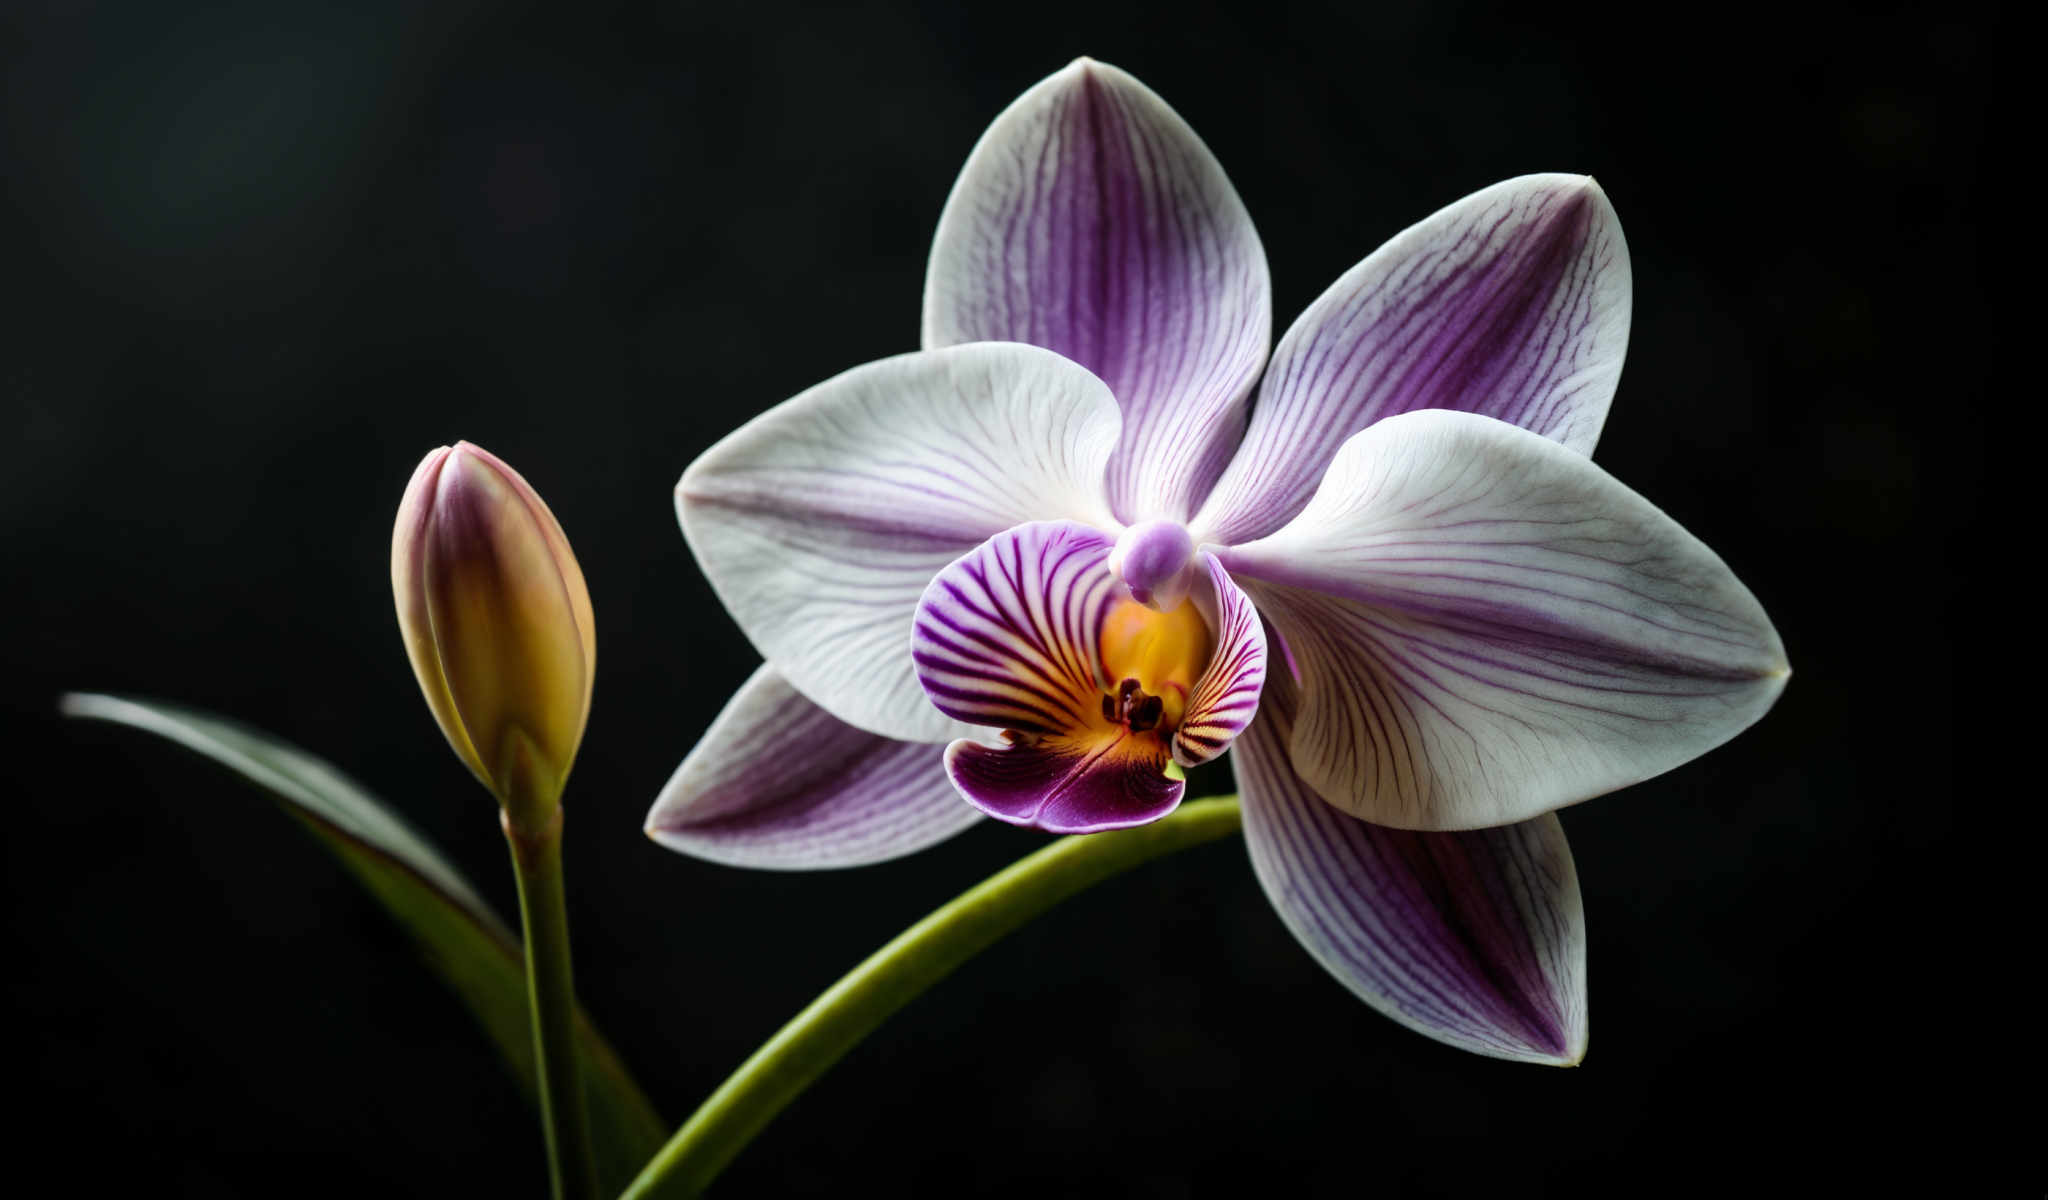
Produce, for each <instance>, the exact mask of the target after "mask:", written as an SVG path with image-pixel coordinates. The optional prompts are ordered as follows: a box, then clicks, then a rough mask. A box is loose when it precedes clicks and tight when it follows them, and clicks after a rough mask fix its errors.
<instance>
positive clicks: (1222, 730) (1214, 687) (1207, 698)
mask: <svg viewBox="0 0 2048 1200" xmlns="http://www.w3.org/2000/svg"><path fill="white" fill-rule="evenodd" d="M1201 567H1202V570H1203V573H1204V574H1205V575H1206V576H1207V579H1206V581H1205V582H1206V584H1207V586H1206V587H1203V588H1200V589H1198V590H1197V592H1196V602H1197V603H1199V604H1201V606H1202V616H1203V618H1204V619H1205V620H1207V621H1208V622H1209V628H1210V629H1211V630H1212V631H1214V633H1215V635H1216V650H1215V653H1214V654H1212V655H1210V657H1209V667H1208V669H1207V670H1205V671H1203V672H1202V677H1201V678H1200V679H1198V680H1196V681H1195V687H1194V690H1193V691H1192V692H1190V693H1189V695H1188V707H1187V713H1186V715H1184V716H1183V717H1182V718H1181V723H1180V728H1179V729H1178V730H1176V731H1175V732H1174V735H1173V758H1174V761H1175V762H1178V763H1179V764H1180V765H1181V766H1183V767H1194V766H1200V765H1201V764H1202V763H1205V762H1208V761H1209V760H1210V759H1212V758H1215V757H1216V756H1217V755H1219V754H1221V753H1223V752H1224V751H1225V750H1227V749H1229V748H1230V743H1231V741H1232V740H1233V739H1234V738H1236V737H1237V735H1238V734H1240V733H1242V732H1243V731H1244V727H1245V726H1246V725H1249V724H1251V720H1252V716H1253V714H1255V713H1257V712H1258V711H1259V692H1260V689H1262V688H1263V687H1264V686H1265V683H1266V632H1265V627H1264V625H1263V624H1262V623H1261V622H1260V620H1259V614H1258V611H1257V610H1256V609H1254V608H1253V607H1252V602H1251V598H1250V597H1248V596H1246V595H1245V594H1244V592H1243V591H1241V590H1240V589H1239V588H1238V586H1237V584H1236V583H1235V582H1233V581H1232V580H1231V578H1230V573H1229V572H1227V571H1225V570H1224V569H1223V565H1222V564H1221V563H1219V562H1217V561H1216V556H1215V555H1213V554H1203V555H1202V556H1201Z"/></svg>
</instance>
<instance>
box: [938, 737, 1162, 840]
mask: <svg viewBox="0 0 2048 1200" xmlns="http://www.w3.org/2000/svg"><path fill="white" fill-rule="evenodd" d="M1131 742H1132V738H1131V736H1130V735H1126V736H1125V738H1124V740H1123V741H1122V742H1117V743H1111V744H1107V745H1084V744H1081V743H1078V742H1074V741H1069V740H1054V739H1047V740H1046V741H1044V742H1040V743H1039V744H1037V745H1035V746H1033V745H1022V744H1019V745H1014V746H1004V747H1001V748H1000V749H998V748H996V747H992V746H984V745H982V744H981V743H980V742H975V741H970V740H968V739H966V738H962V739H960V740H959V741H957V742H954V743H953V744H952V745H951V746H948V747H946V771H947V773H948V774H949V775H951V776H952V778H953V785H954V786H955V787H957V788H959V789H960V794H961V795H962V796H965V797H967V800H968V802H969V803H971V804H973V805H974V806H975V807H976V808H978V809H980V810H981V811H982V812H985V813H987V814H988V815H989V816H992V817H995V818H996V819H997V820H1001V821H1008V822H1009V823H1010V824H1012V825H1024V826H1029V827H1030V828H1032V829H1043V830H1045V831H1046V832H1048V833H1101V832H1103V831H1104V830H1109V829H1128V828H1130V827H1131V826H1133V825H1143V824H1146V823H1148V822H1151V821H1157V820H1158V819H1159V818H1161V817H1163V816H1165V815H1166V814H1168V813H1170V812H1172V811H1173V810H1174V809H1176V808H1178V807H1180V800H1181V793H1182V791H1183V790H1185V789H1186V787H1187V784H1185V783H1183V782H1181V781H1180V780H1178V779H1169V778H1167V776H1166V775H1165V774H1164V773H1163V772H1162V771H1161V770H1160V768H1161V767H1163V766H1164V765H1165V757H1164V756H1163V755H1161V754H1159V753H1158V752H1157V751H1156V750H1154V749H1152V748H1148V747H1138V746H1134V745H1132V744H1131Z"/></svg>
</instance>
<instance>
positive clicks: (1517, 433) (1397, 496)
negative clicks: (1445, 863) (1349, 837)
mask: <svg viewBox="0 0 2048 1200" xmlns="http://www.w3.org/2000/svg"><path fill="white" fill-rule="evenodd" d="M1219 557H1220V558H1221V560H1222V561H1223V563H1224V565H1225V566H1226V567H1228V568H1229V570H1230V571H1231V573H1232V574H1233V575H1234V576H1235V577H1236V578H1237V579H1238V580H1239V582H1240V583H1242V584H1243V586H1244V587H1245V590H1246V591H1247V592H1249V593H1250V594H1251V596H1252V598H1253V599H1254V600H1255V601H1256V602H1257V603H1258V606H1259V611H1260V612H1261V613H1263V614H1264V615H1265V616H1266V618H1267V619H1268V620H1270V621H1272V622H1273V624H1274V625H1275V626H1276V627H1277V628H1278V629H1279V631H1280V633H1281V634H1282V635H1284V636H1285V638H1286V640H1287V642H1288V645H1289V648H1290V650H1291V652H1292V654H1293V655H1294V658H1295V661H1296V662H1297V663H1298V665H1299V668H1300V671H1301V675H1302V684H1303V689H1304V699H1303V703H1302V711H1301V716H1300V719H1299V721H1298V722H1297V723H1296V727H1295V730H1294V738H1293V761H1294V766H1295V769H1296V771H1297V772H1299V774H1300V775H1301V776H1302V778H1304V779H1305V780H1307V781H1308V782H1309V783H1310V784H1311V785H1312V786H1314V787H1315V789H1316V790H1317V791H1318V792H1320V793H1321V794H1322V795H1323V796H1324V797H1325V798H1326V799H1328V800H1330V801H1331V802H1332V803H1334V804H1337V805H1338V806H1339V807H1341V808H1343V809H1345V810H1346V811H1347V812H1350V813H1351V814H1352V815H1354V816H1359V817H1363V818H1365V819H1366V820H1370V821H1376V822H1379V823H1381V824H1385V825H1395V826H1399V827H1403V828H1411V829H1470V828H1478V827H1483V826H1489V825H1501V824H1506V823H1509V822H1513V821H1520V820H1525V819H1527V818H1529V817H1532V816H1535V815H1537V814H1539V813H1543V812H1547V811H1549V810H1551V809H1554V808H1558V807H1561V806H1563V805H1567V804H1572V803H1576V802H1578V801H1580V800H1584V799H1587V798H1589V797H1592V796H1596V795H1599V794H1601V793H1604V792H1608V791H1612V790H1614V789H1615V788H1618V787H1623V786H1626V785H1627V784H1630V783H1635V782H1637V781H1639V780H1642V779H1646V778H1648V777H1650V776H1652V775H1656V774H1659V773H1661V772H1663V771H1666V770H1669V769H1670V768H1672V767H1675V766H1677V765H1678V764H1680V763H1682V762H1685V761H1687V760H1688V759H1691V758H1693V757H1695V756H1697V755H1699V754H1702V753H1704V752H1706V751H1707V750H1709V749H1712V748H1713V747H1714V746H1717V745H1719V744H1721V743H1722V742H1724V741H1726V740H1727V739H1729V738H1731V737H1733V736H1734V735H1735V734H1736V733H1738V732H1740V731H1741V730H1743V729H1744V728H1746V727H1748V726H1749V725H1750V724H1751V723H1752V722H1754V721H1755V720H1756V719H1757V718H1758V717H1760V716H1762V715H1763V713H1764V711H1765V710H1766V709H1768V708H1769V707H1770V705H1771V703H1772V702H1773V701H1774V700H1775V699H1776V698H1777V696H1778V693H1779V692H1780V691H1781V690H1782V689H1783V687H1784V684H1785V679H1786V676H1787V675H1788V674H1789V668H1788V667H1787V666H1786V663H1785V654H1784V647H1783V645H1782V644H1781V643H1780V642H1779V640H1778V635H1777V632H1776V631H1775V630H1774V629H1773V628H1772V627H1771V623H1770V620H1769V618H1768V617H1766V616H1765V614H1764V611H1763V608H1762V606H1760V605H1759V604H1758V603H1757V600H1756V597H1755V596H1753V595H1751V594H1750V592H1749V589H1747V588H1745V587H1744V586H1743V585H1742V584H1741V582H1740V581H1738V580H1737V579H1736V578H1735V576H1734V574H1733V573H1731V572H1730V571H1729V569H1728V567H1727V566H1726V564H1724V563H1723V562H1722V561H1721V560H1720V559H1719V558H1717V557H1715V555H1714V553H1713V551H1711V550H1709V549H1708V548H1707V547H1706V546H1704V545H1702V544H1701V543H1700V541H1699V540H1698V539H1697V538H1694V537H1693V536H1692V535H1691V534H1688V533H1687V532H1686V531H1685V530H1684V529H1682V528H1680V527H1679V526H1678V524H1677V523H1676V522H1674V521H1673V520H1671V518H1669V517H1667V516H1665V515H1664V514H1663V513H1662V512H1660V511H1658V510H1657V509H1656V508H1655V507H1654V506H1652V505H1651V504H1650V503H1649V502H1648V501H1647V500H1644V499H1643V498H1642V497H1641V496H1638V495H1636V494H1635V493H1634V492H1631V491H1629V490H1628V489H1627V488H1625V487H1623V486H1622V485H1621V484H1619V483H1617V482H1615V480H1614V479H1613V478H1612V477H1610V476H1608V475H1607V474H1606V473H1605V472H1603V471H1601V470H1600V469H1599V468H1598V467H1596V466H1594V465H1593V464H1592V462H1591V461H1589V460H1588V459H1586V458H1584V457H1582V456H1580V455H1578V454H1576V453H1575V452H1573V451H1571V450H1568V449H1566V448H1564V447H1562V446H1560V445H1558V444H1557V443H1555V442H1552V441H1549V440H1547V439H1545V438H1542V437H1539V436H1537V435H1535V434H1532V433H1529V432H1527V431H1524V430H1521V429H1518V428H1516V427H1514V426H1512V425H1508V424H1506V423H1504V422H1500V421H1496V420H1493V419H1491V418H1487V417H1480V416H1474V415H1472V414H1469V413H1457V412H1445V411H1427V412H1416V413H1409V414H1406V415H1403V416H1399V417H1394V418H1390V419H1388V420H1386V421H1382V422H1380V423H1379V424H1377V425H1375V426H1373V427H1372V428H1371V429H1368V430H1366V431H1365V432H1364V433H1361V434H1359V435H1358V436H1356V437H1354V438H1353V439H1352V440H1351V441H1350V442H1348V443H1346V445H1345V446H1344V448H1343V449H1342V450H1341V451H1340V452H1339V453H1338V455H1337V458H1336V460H1335V461H1334V462H1332V463H1331V465H1330V471H1329V474H1328V476H1327V477H1326V478H1325V479H1324V481H1323V485H1322V487H1321V489H1320V490H1319V491H1318V492H1317V493H1316V496H1315V499H1314V500H1313V501H1312V502H1311V503H1310V504H1309V506H1308V507H1307V508H1306V509H1304V510H1303V511H1302V513H1301V514H1300V515H1299V516H1298V517H1296V518H1295V519H1294V521H1293V522H1291V523H1290V524H1289V525H1288V526H1287V528H1285V529H1283V530H1281V531H1280V532H1279V533H1277V534H1274V535H1273V536H1271V537H1268V538H1265V539H1263V540H1261V541H1258V542H1254V543H1252V544H1250V545H1248V546H1243V547H1238V548H1235V549H1231V550H1226V551H1221V552H1219Z"/></svg>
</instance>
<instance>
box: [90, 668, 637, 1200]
mask: <svg viewBox="0 0 2048 1200" xmlns="http://www.w3.org/2000/svg"><path fill="white" fill-rule="evenodd" d="M61 707H62V709H63V711H64V712H65V713H66V714H67V715H70V716H74V717H88V718H92V719H95V720H101V721H112V722H115V723H116V724H121V725H130V726H133V727H135V728H137V729H143V730H147V731H149V732H150V733H154V734H158V735H160V736H162V737H166V738H169V739H170V740H171V741H174V742H177V743H179V744H180V745H182V746H186V747H188V748H190V749H192V750H196V751H198V752H199V753H201V754H203V755H205V756H206V757H208V758H210V759H213V760H214V761H215V762H217V763H220V764H221V765H222V766H224V767H227V768H228V769H229V770H231V771H234V772H236V773H238V774H240V775H242V776H243V777H244V778H246V779H249V780H251V781H253V782H255V783H256V784H258V785H260V786H262V787H263V788H265V789H267V790H268V791H270V792H271V793H273V794H274V795H276V796H277V798H278V799H279V800H280V801H282V802H283V808H284V811H285V812H286V813H287V814H289V815H291V816H292V817H295V818H297V819H298V820H299V822H300V823H302V824H303V825H305V826H306V827H307V828H308V829H311V830H312V831H313V832H314V833H315V834H317V835H318V836H319V837H320V839H321V840H322V841H323V842H325V843H326V844H327V847H328V849H330V850H332V851H334V854H335V856H336V857H337V858H339V859H340V860H341V862H342V865H343V866H345V867H347V868H348V870H349V871H350V873H351V874H353V875H355V877H356V878H357V880H359V881H360V882H361V883H362V885H363V886H364V887H365V888H367V889H368V890H369V891H370V893H371V894H372V895H374V896H375V897H376V898H377V899H378V900H379V901H380V902H382V903H383V905H384V907H385V908H386V909H387V910H388V911H389V912H390V913H391V915H392V916H393V917H396V918H397V919H398V923H399V924H400V925H401V926H403V927H404V928H405V931H406V932H407V933H408V934H411V935H412V938H413V940H414V941H415V942H416V943H418V945H419V948H420V950H421V951H422V952H423V953H424V954H425V956H426V960H427V964H428V965H429V966H431V967H432V968H433V969H434V971H435V972H436V973H437V974H439V975H440V976H441V978H442V979H443V980H445V981H446V982H447V984H448V986H449V987H450V988H452V989H454V991H455V994H456V996H457V997H458V998H460V999H461V1000H462V1002H463V1003H464V1004H465V1005H467V1006H468V1007H469V1010H470V1012H471V1013H472V1014H473V1015H475V1017H476V1019H477V1020H478V1022H480V1023H481V1024H482V1025H483V1027H484V1032H485V1033H486V1034H488V1035H489V1036H490V1039H491V1041H492V1043H493V1044H494V1045H496V1046H497V1047H498V1052H499V1053H500V1054H502V1055H504V1057H505V1061H506V1063H507V1064H508V1065H509V1066H510V1067H511V1069H512V1074H513V1075H514V1076H515V1077H516V1078H517V1079H518V1081H519V1084H520V1087H521V1088H522V1089H523V1090H524V1091H525V1092H526V1095H527V1098H528V1099H529V1100H531V1101H534V1102H535V1103H536V1104H537V1103H538V1098H537V1097H538V1093H537V1092H536V1090H535V1088H536V1083H535V1078H536V1072H535V1070H534V1061H533V1031H532V1025H531V1024H530V1023H529V1021H528V1018H527V1012H526V967H525V963H524V961H523V956H522V953H521V951H520V946H519V939H518V937H517V935H515V934H514V933H513V932H512V930H511V929H510V928H508V927H507V926H506V924H505V922H504V921H503V920H501V919H500V918H499V917H498V915H497V914H496V913H494V912H492V911H491V909H490V906H489V905H487V904H485V903H484V901H483V898H482V897H481V896H479V895H478V894H477V891H476V889H475V888H474V887H471V886H470V884H469V881H468V880H466V879H464V878H463V877H462V875H461V873H460V872H458V871H457V870H456V869H455V867H454V866H453V865H451V864H450V863H449V862H448V860H447V859H445V858H443V857H441V854H440V852H439V851H437V850H435V849H434V847H433V846H431V845H429V844H428V843H427V841H426V840H425V839H424V838H422V837H421V836H420V835H419V834H418V833H416V832H415V831H414V830H413V829H412V828H411V827H410V826H408V825H407V824H406V823H405V822H404V821H403V820H402V819H400V818H399V816H398V815H397V814H396V813H394V812H392V811H391V810H390V809H388V808H386V807H385V806H384V805H383V804H381V803H379V802H378V801H377V800H376V799H375V798H374V797H372V796H371V795H370V794H369V793H368V792H366V791H364V790H363V789H362V788H361V787H359V786H358V785H356V784H355V783H354V782H352V781H351V780H349V779H348V778H347V777H346V776H344V775H342V774H341V772H339V771H337V770H335V769H334V768H333V767H332V766H330V765H328V764H327V763H325V762H322V761H321V760H319V759H317V758H314V757H313V756H312V755H310V754H307V753H305V752H304V751H302V750H298V749H295V748H293V747H291V746H288V745H286V744H285V743H283V742H280V741H277V740H275V739H273V738H271V737H269V736H267V735H265V734H261V733H258V732H256V731H255V730H252V729H249V728H248V727H246V726H243V725H238V724H236V723H235V722H233V721H230V720H227V719H226V718H223V717H219V716H215V715H213V714H210V713H203V712H199V711H196V710H193V709H189V708H182V707H179V706H178V705H174V704H163V703H159V702H156V701H145V700H133V699H125V698H123V697H119V696H106V695H95V694H88V693H72V694H71V695H67V696H65V697H64V698H63V701H62V703H61ZM577 1034H578V1038H577V1040H578V1043H579V1046H580V1048H581V1050H582V1052H583V1081H584V1083H583V1090H584V1096H585V1098H586V1100H587V1101H588V1103H589V1105H590V1117H591V1124H592V1126H593V1135H594V1138H595V1141H596V1143H597V1145H596V1150H597V1158H598V1171H599V1174H600V1175H601V1176H602V1183H603V1185H604V1187H605V1189H606V1191H607V1192H608V1193H616V1192H618V1191H619V1190H620V1189H621V1188H623V1187H624V1186H625V1185H626V1184H627V1183H628V1182H629V1181H630V1180H631V1179H632V1178H633V1177H634V1176H635V1175H636V1174H638V1173H639V1171H640V1168H641V1167H642V1166H643V1165H644V1164H645V1163H646V1162H647V1160H648V1159H649V1158H651V1157H653V1155H654V1153H655V1152H656V1151H657V1150H659V1149H661V1146H662V1143H663V1142H664V1141H665V1140H666V1139H667V1137H668V1132H669V1131H668V1127H667V1126H666V1125H665V1124H664V1123H663V1122H662V1120H661V1118H660V1116H659V1115H657V1114H656V1113H655V1111H654V1107H653V1106H652V1105H651V1104H649V1103H648V1101H647V1097H646V1095H645V1094H644V1093H642V1092H641V1090H640V1088H639V1085H638V1084H636V1083H634V1082H633V1079H632V1077H631V1076H630V1075H628V1074H627V1073H626V1068H625V1065H624V1064H623V1063H621V1062H620V1061H619V1057H618V1055H617V1054H616V1053H615V1052H613V1050H612V1048H611V1046H610V1045H608V1044H607V1043H606V1042H605V1040H604V1038H603V1037H602V1036H600V1035H599V1034H598V1032H597V1030H596V1028H595V1027H593V1026H592V1025H591V1024H590V1020H589V1018H588V1016H587V1015H585V1014H583V1013H581V1012H579V1013H578V1014H577Z"/></svg>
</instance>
